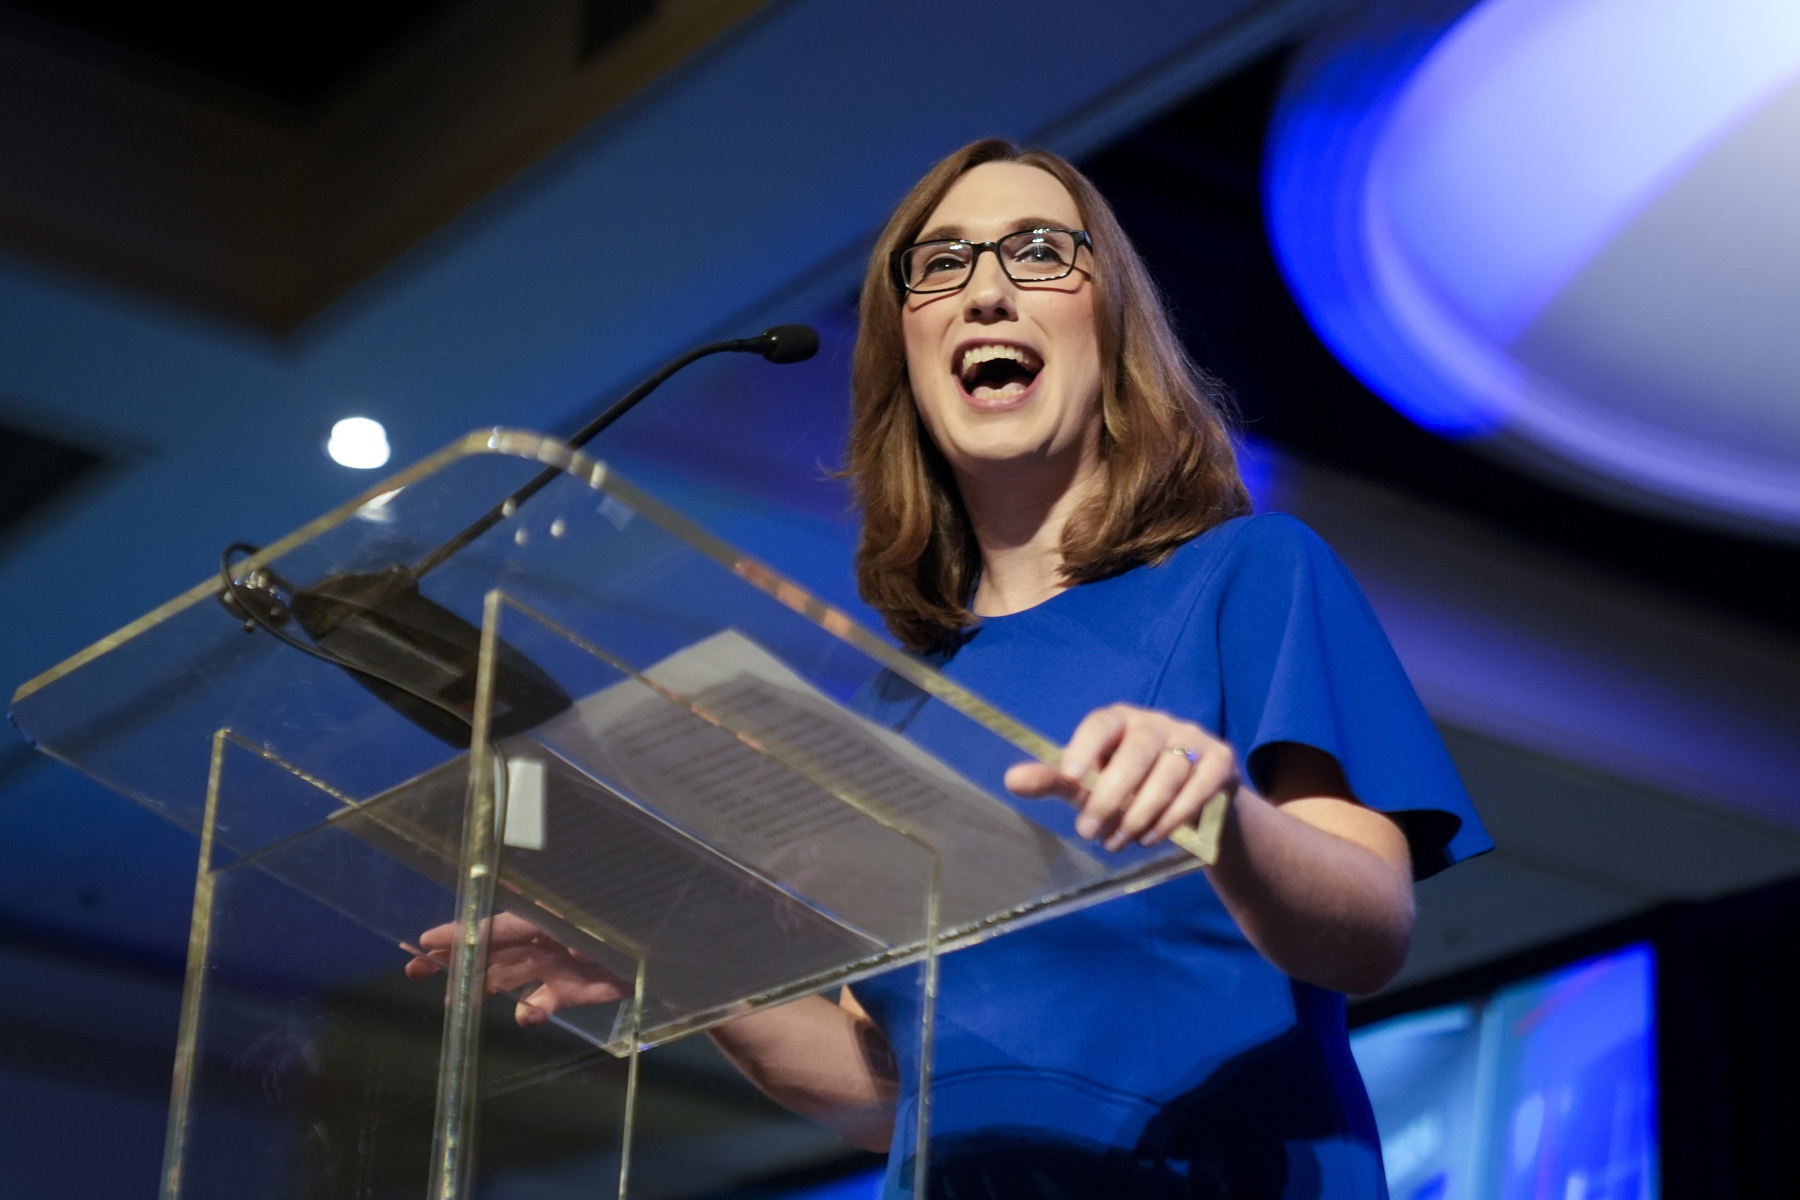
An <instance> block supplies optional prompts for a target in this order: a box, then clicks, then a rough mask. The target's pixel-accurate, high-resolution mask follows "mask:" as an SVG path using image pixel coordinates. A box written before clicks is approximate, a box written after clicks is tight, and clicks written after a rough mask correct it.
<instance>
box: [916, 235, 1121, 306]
mask: <svg viewBox="0 0 1800 1200" xmlns="http://www.w3.org/2000/svg"><path fill="white" fill-rule="evenodd" d="M1082 246H1086V247H1087V248H1088V253H1089V254H1092V253H1093V252H1094V241H1093V239H1092V238H1090V237H1089V236H1088V233H1087V230H1085V229H1053V228H1044V229H1021V230H1019V232H1017V233H1009V234H1007V235H1006V236H1005V237H1003V238H1001V239H1000V240H999V241H997V242H956V241H933V242H918V243H916V244H914V245H911V246H908V247H906V248H905V249H904V250H896V251H894V254H893V258H892V260H891V261H892V265H893V270H894V282H895V283H897V284H899V285H900V290H901V291H902V292H911V293H913V294H914V295H932V294H934V293H937V292H957V291H961V290H962V289H963V288H964V287H966V286H968V283H969V279H970V278H971V277H972V276H973V275H974V274H975V263H976V260H977V259H979V258H980V257H981V254H982V251H984V250H992V251H993V252H994V257H995V258H996V259H997V260H999V263H1000V269H1001V270H1002V271H1004V272H1006V277H1007V278H1008V279H1010V280H1012V281H1013V282H1014V283H1048V282H1050V281H1051V280H1053V279H1061V278H1063V277H1064V276H1066V275H1068V274H1069V273H1070V272H1072V271H1074V270H1075V251H1076V250H1077V249H1079V248H1080V247H1082Z"/></svg>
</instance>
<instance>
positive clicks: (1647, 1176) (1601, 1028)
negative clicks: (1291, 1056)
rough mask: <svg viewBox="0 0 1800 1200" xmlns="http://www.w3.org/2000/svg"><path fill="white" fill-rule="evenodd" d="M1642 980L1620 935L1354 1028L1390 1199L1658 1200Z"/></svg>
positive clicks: (1646, 982) (1642, 955)
mask: <svg viewBox="0 0 1800 1200" xmlns="http://www.w3.org/2000/svg"><path fill="white" fill-rule="evenodd" d="M1654 979H1655V956H1654V951H1653V950H1652V949H1651V947H1650V946H1649V945H1648V944H1640V945H1634V946H1627V947H1625V948H1624V949H1622V950H1617V951H1614V952H1612V953H1609V954H1604V955H1600V956H1598V957H1595V958H1590V959H1586V960H1583V961H1581V962H1578V963H1574V964H1572V965H1570V966H1568V967H1565V968H1562V969H1560V970H1557V971H1553V972H1550V973H1548V974H1545V975H1539V976H1537V977H1535V978H1532V979H1527V980H1524V981H1521V982H1519V983H1515V984H1511V985H1509V986H1507V987H1503V988H1500V989H1499V990H1497V991H1495V992H1493V993H1491V994H1490V995H1488V996H1486V997H1485V998H1480V999H1475V1000H1471V1001H1468V1002H1465V1003H1461V1004H1453V1005H1447V1006H1444V1007H1441V1008H1432V1009H1426V1010H1423V1011H1420V1012H1413V1013H1407V1014H1405V1015H1403V1016H1398V1017H1393V1018H1390V1019H1388V1020H1386V1021H1382V1022H1379V1023H1377V1024H1373V1025H1368V1026H1365V1027H1363V1028H1361V1029H1358V1030H1356V1031H1355V1032H1353V1033H1352V1034H1351V1036H1350V1044H1351V1048H1352V1050H1353V1051H1354V1053H1355V1055H1356V1062H1357V1065H1358V1066H1359V1067H1361V1068H1362V1075H1363V1080H1364V1081H1365V1082H1366V1083H1367V1085H1368V1088H1369V1099H1370V1100H1371V1101H1372V1102H1373V1103H1374V1106H1375V1121H1376V1124H1377V1125H1378V1126H1379V1128H1380V1130H1381V1153H1382V1158H1383V1160H1384V1162H1385V1163H1386V1167H1387V1180H1388V1191H1389V1194H1390V1195H1391V1196H1392V1198H1393V1200H1526V1198H1530V1200H1600V1198H1601V1197H1604V1198H1605V1200H1657V1197H1658V1196H1659V1195H1660V1188H1659V1187H1658V1179H1657V1125H1656V1016H1655V994H1654V992H1655V985H1654Z"/></svg>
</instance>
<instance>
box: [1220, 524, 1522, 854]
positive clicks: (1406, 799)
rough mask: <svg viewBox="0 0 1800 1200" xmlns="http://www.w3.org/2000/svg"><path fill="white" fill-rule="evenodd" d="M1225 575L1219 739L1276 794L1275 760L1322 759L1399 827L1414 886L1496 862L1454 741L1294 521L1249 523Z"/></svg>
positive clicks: (1337, 567) (1325, 554) (1333, 566)
mask: <svg viewBox="0 0 1800 1200" xmlns="http://www.w3.org/2000/svg"><path fill="white" fill-rule="evenodd" d="M1245 525H1246V528H1245V529H1244V530H1243V536H1240V537H1239V538H1238V539H1236V544H1235V545H1234V546H1233V553H1231V554H1230V555H1228V556H1227V561H1226V562H1224V563H1223V564H1221V566H1222V569H1221V574H1220V576H1219V578H1218V579H1217V580H1216V581H1215V582H1216V586H1217V588H1218V591H1217V593H1216V595H1217V598H1218V603H1217V607H1216V609H1215V610H1214V611H1215V612H1216V614H1217V617H1216V619H1217V621H1218V628H1217V642H1216V645H1217V647H1218V650H1217V653H1218V655H1219V659H1220V661H1219V675H1218V678H1219V680H1220V684H1221V688H1222V693H1223V694H1222V696H1221V709H1220V711H1221V714H1222V721H1221V725H1222V729H1221V730H1220V733H1221V735H1222V736H1223V737H1224V738H1225V739H1226V740H1227V741H1229V742H1230V743H1231V744H1232V745H1233V746H1234V747H1235V748H1236V749H1237V751H1238V753H1239V754H1240V755H1241V756H1242V760H1243V761H1244V762H1245V763H1246V764H1247V770H1248V773H1249V776H1250V779H1251V781H1252V783H1253V784H1254V785H1255V786H1256V787H1257V788H1258V789H1259V790H1262V789H1266V788H1267V786H1268V779H1267V771H1268V769H1269V764H1270V761H1271V757H1272V756H1271V754H1270V753H1269V752H1270V749H1271V748H1272V747H1274V746H1275V745H1277V744H1278V743H1283V742H1298V743H1300V744H1302V745H1306V746H1313V747H1316V748H1317V749H1319V750H1323V751H1324V752H1325V753H1327V754H1329V755H1331V756H1332V757H1333V758H1335V759H1336V760H1337V762H1338V765H1339V766H1340V767H1341V768H1342V769H1343V772H1344V777H1345V779H1346V781H1347V782H1348V783H1349V785H1350V790H1351V792H1352V793H1353V794H1354V795H1355V796H1356V798H1357V799H1358V800H1359V801H1361V802H1362V803H1363V804H1366V805H1368V806H1369V807H1370V808H1373V809H1376V810H1378V811H1380V812H1383V813H1386V814H1388V815H1389V816H1391V817H1393V818H1394V819H1395V821H1396V822H1397V823H1398V824H1399V825H1400V827H1401V828H1402V829H1403V830H1404V831H1405V833H1406V837H1407V841H1408V843H1409V844H1410V846H1411V850H1412V859H1413V874H1414V877H1415V878H1417V879H1423V878H1425V877H1426V876H1428V875H1433V874H1436V873H1437V872H1438V871H1441V870H1443V869H1444V868H1445V867H1447V866H1449V865H1451V864H1452V863H1455V862H1459V861H1461V860H1462V859H1465V858H1468V857H1471V856H1473V855H1476V854H1480V853H1483V852H1484V851H1487V850H1491V849H1492V848H1493V841H1492V840H1491V839H1490V838H1489V837H1488V835H1487V831H1486V830H1485V829H1483V828H1482V825H1481V819H1480V818H1479V817H1478V816H1477V815H1476V813H1475V808H1474V805H1473V804H1472V803H1471V802H1470V800H1469V795H1468V792H1467V791H1465V790H1464V788H1463V785H1462V781H1461V779H1460V778H1458V776H1457V773H1456V768H1455V766H1454V765H1453V764H1452V763H1451V761H1450V755H1449V752H1448V751H1446V750H1445V748H1444V743H1443V740H1442V739H1441V738H1440V737H1439V736H1438V732H1437V729H1436V728H1435V727H1434V726H1433V725H1432V722H1431V718H1430V717H1429V716H1428V715H1427V714H1426V712H1425V708H1424V705H1422V704H1421V703H1420V702H1419V698H1418V695H1417V694H1416V693H1415V692H1414V691H1413V688H1412V684H1411V682H1410V681H1409V680H1408V679H1407V677H1406V672H1405V671H1404V670H1403V669H1402V668H1401V666H1400V660H1399V659H1398V658H1397V657H1396V656H1395V654H1394V651H1393V648H1392V647H1391V646H1390V645H1389V644H1388V640H1387V636H1386V635H1385V634H1384V633H1383V632H1382V630H1381V625H1380V623H1379V622H1378V621H1377V620H1376V618H1375V614H1374V612H1373V610H1371V609H1370V607H1369V603H1368V601H1367V600H1366V599H1365V598H1364V597H1363V594H1362V590H1361V589H1360V588H1359V587H1357V585H1356V581H1355V580H1354V579H1352V578H1351V576H1350V572H1349V571H1348V569H1346V568H1345V566H1344V564H1343V563H1342V562H1341V561H1340V560H1339V559H1338V557H1337V555H1335V554H1333V553H1332V551H1331V549H1330V548H1329V547H1327V546H1326V545H1325V543H1324V542H1323V541H1321V540H1320V539H1319V537H1318V536H1317V535H1316V534H1314V533H1313V532H1312V531H1311V530H1310V529H1308V528H1306V526H1304V525H1302V524H1301V523H1300V522H1299V521H1297V520H1295V519H1293V518H1292V517H1288V516H1284V515H1281V514H1268V515H1264V516H1260V517H1256V518H1252V519H1251V520H1249V521H1247V522H1245Z"/></svg>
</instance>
